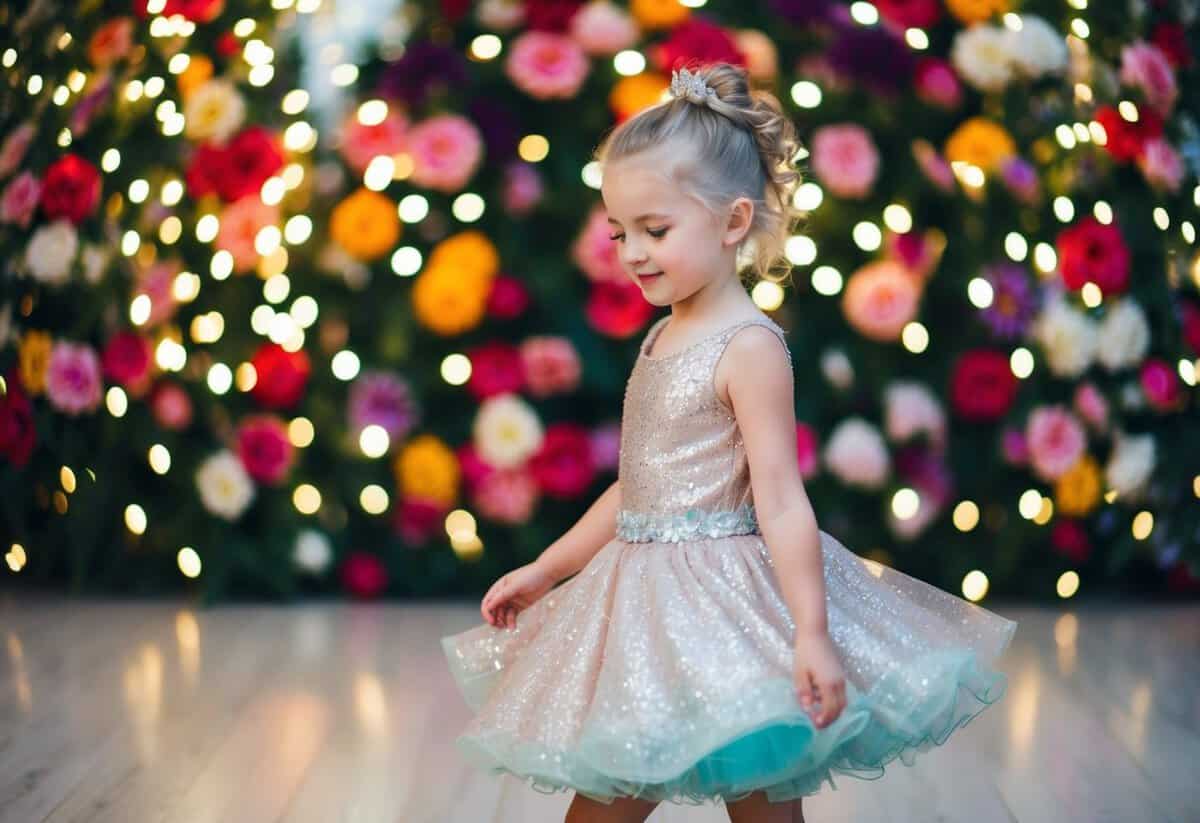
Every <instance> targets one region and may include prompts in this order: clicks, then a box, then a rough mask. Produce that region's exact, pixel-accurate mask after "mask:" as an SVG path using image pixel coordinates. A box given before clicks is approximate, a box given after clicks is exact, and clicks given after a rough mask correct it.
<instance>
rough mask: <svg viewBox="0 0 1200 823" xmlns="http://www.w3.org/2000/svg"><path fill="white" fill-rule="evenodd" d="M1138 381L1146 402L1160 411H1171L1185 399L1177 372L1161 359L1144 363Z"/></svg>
mask: <svg viewBox="0 0 1200 823" xmlns="http://www.w3.org/2000/svg"><path fill="white" fill-rule="evenodd" d="M1138 380H1139V382H1140V383H1141V384H1142V392H1143V393H1144V394H1145V395H1146V400H1147V401H1148V402H1149V403H1150V405H1151V406H1152V407H1153V408H1154V409H1156V410H1158V411H1170V410H1171V409H1173V408H1175V407H1176V406H1177V405H1178V404H1179V402H1180V401H1181V400H1182V399H1183V389H1182V387H1181V386H1180V385H1179V378H1178V377H1176V376H1175V370H1174V369H1172V368H1171V364H1170V363H1168V362H1167V361H1165V360H1163V359H1161V358H1158V357H1151V358H1150V359H1148V360H1147V361H1146V362H1145V363H1143V364H1142V369H1141V372H1140V373H1139V374H1138Z"/></svg>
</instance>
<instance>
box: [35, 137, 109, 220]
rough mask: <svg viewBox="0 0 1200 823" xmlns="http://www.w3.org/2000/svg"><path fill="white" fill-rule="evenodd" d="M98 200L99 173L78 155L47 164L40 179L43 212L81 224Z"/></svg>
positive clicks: (52, 217) (63, 157)
mask: <svg viewBox="0 0 1200 823" xmlns="http://www.w3.org/2000/svg"><path fill="white" fill-rule="evenodd" d="M99 202H100V172H99V171H97V170H96V167H95V166H93V165H92V164H91V163H89V162H88V161H86V160H84V159H83V158H82V157H80V156H79V155H77V154H67V155H64V156H62V157H60V158H59V159H58V160H55V161H54V162H53V163H51V164H50V168H48V169H46V176H45V178H43V179H42V211H43V212H44V213H45V215H46V217H48V218H50V219H51V220H54V219H55V218H58V217H65V218H67V219H68V220H70V221H71V222H72V223H75V224H76V225H78V224H79V223H82V222H83V221H84V220H85V219H86V218H87V217H88V215H90V214H91V213H92V212H93V211H95V209H96V204H97V203H99Z"/></svg>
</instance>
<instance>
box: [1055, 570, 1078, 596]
mask: <svg viewBox="0 0 1200 823" xmlns="http://www.w3.org/2000/svg"><path fill="white" fill-rule="evenodd" d="M1054 589H1055V591H1057V592H1058V596H1059V597H1061V598H1062V599H1063V600H1066V599H1067V598H1068V597H1072V596H1074V594H1075V593H1076V592H1077V591H1079V575H1078V574H1077V573H1075V572H1073V571H1068V572H1063V573H1062V574H1060V575H1059V576H1058V582H1057V583H1055V584H1054Z"/></svg>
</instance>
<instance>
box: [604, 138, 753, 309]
mask: <svg viewBox="0 0 1200 823" xmlns="http://www.w3.org/2000/svg"><path fill="white" fill-rule="evenodd" d="M654 159H655V158H649V157H642V156H641V155H639V156H637V157H630V158H625V159H622V160H620V161H617V162H615V163H612V164H609V165H608V166H607V168H606V169H605V171H604V179H603V182H602V184H601V187H600V192H601V195H602V196H603V198H604V205H605V208H606V210H607V211H608V222H609V226H610V228H611V229H612V231H611V233H610V236H611V237H612V238H613V242H614V243H616V244H617V256H618V257H619V258H620V260H621V264H622V266H623V268H624V269H625V272H626V273H627V274H628V275H629V276H630V278H632V279H633V281H634V282H635V283H637V284H638V285H639V286H641V289H642V294H643V296H644V297H645V298H646V300H647V301H648V302H650V303H653V304H654V305H656V306H668V305H671V304H672V303H676V302H679V301H681V300H685V299H686V298H688V297H690V296H691V295H693V294H695V293H696V292H697V291H699V290H700V289H702V288H703V287H704V286H706V285H708V284H709V283H711V282H712V281H713V280H714V279H715V278H717V277H719V276H721V275H728V274H729V273H730V272H731V271H733V267H734V258H735V256H736V253H737V248H736V241H735V244H734V245H727V244H726V242H725V240H726V236H725V226H722V225H720V221H718V220H716V219H715V218H714V216H713V214H712V213H711V212H710V211H708V210H707V209H705V208H704V207H703V206H702V205H701V204H700V203H699V201H697V200H695V199H694V198H692V197H690V196H689V195H688V194H687V193H686V192H684V191H682V190H681V189H680V188H679V187H678V186H676V185H675V184H674V183H672V182H671V181H670V179H669V178H668V177H667V176H666V175H665V174H664V173H663V171H662V169H663V163H662V162H658V163H655V162H654Z"/></svg>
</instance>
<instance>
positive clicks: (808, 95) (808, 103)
mask: <svg viewBox="0 0 1200 823" xmlns="http://www.w3.org/2000/svg"><path fill="white" fill-rule="evenodd" d="M792 100H793V101H795V103H796V105H797V106H799V107H800V108H802V109H815V108H816V107H817V106H819V105H821V87H820V86H818V85H817V84H816V83H814V82H812V81H811V80H801V81H800V82H798V83H796V84H794V85H793V86H792Z"/></svg>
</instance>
